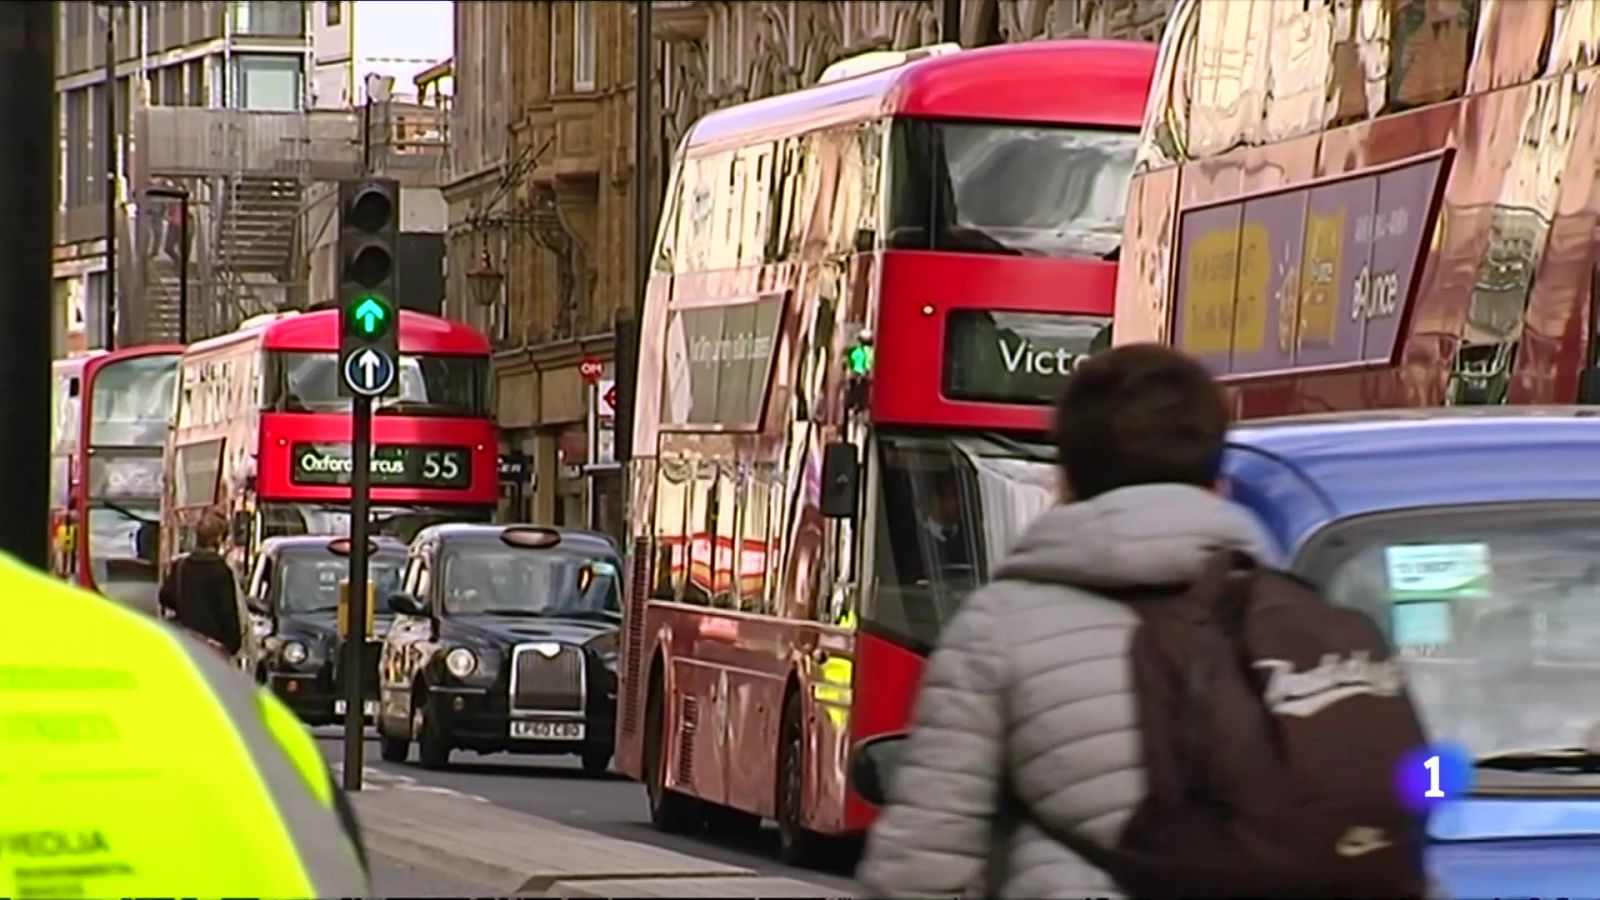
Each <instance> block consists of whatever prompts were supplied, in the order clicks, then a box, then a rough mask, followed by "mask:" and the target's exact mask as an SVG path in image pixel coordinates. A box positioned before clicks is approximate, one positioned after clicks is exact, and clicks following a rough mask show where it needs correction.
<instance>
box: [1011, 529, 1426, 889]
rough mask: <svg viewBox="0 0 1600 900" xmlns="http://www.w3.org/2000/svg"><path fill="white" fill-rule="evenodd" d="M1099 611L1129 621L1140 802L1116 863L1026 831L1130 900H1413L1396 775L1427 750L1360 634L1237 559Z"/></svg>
mask: <svg viewBox="0 0 1600 900" xmlns="http://www.w3.org/2000/svg"><path fill="white" fill-rule="evenodd" d="M1110 599H1113V600H1119V601H1121V602H1125V603H1127V604H1128V605H1129V606H1131V607H1132V608H1133V609H1134V610H1135V611H1136V612H1137V613H1138V614H1139V618H1140V624H1139V627H1138V629H1137V631H1136V632H1135V634H1134V637H1133V641H1132V645H1131V648H1130V654H1131V662H1132V667H1133V677H1134V685H1135V691H1136V693H1137V696H1138V703H1139V718H1140V722H1141V730H1142V732H1143V752H1144V757H1145V768H1146V772H1147V777H1148V779H1149V784H1148V789H1147V792H1146V795H1145V799H1144V800H1143V802H1142V803H1141V804H1140V805H1139V806H1138V807H1137V808H1136V809H1135V811H1134V814H1133V816H1132V818H1131V819H1130V820H1129V821H1128V823H1127V824H1126V825H1125V826H1124V829H1123V832H1122V834H1121V836H1120V839H1119V841H1118V844H1117V845H1116V846H1114V847H1105V846H1103V845H1101V844H1098V843H1096V842H1094V841H1091V840H1089V839H1088V838H1086V837H1084V836H1082V835H1074V834H1070V833H1068V834H1062V833H1059V832H1058V830H1057V829H1055V828H1054V827H1053V826H1051V825H1049V824H1047V823H1044V822H1042V821H1039V820H1038V817H1037V816H1033V815H1032V814H1031V813H1029V817H1030V818H1031V819H1033V820H1034V821H1035V823H1036V824H1037V825H1038V826H1039V827H1041V828H1043V829H1044V830H1045V833H1046V834H1049V835H1051V836H1052V837H1054V838H1055V839H1056V840H1057V841H1059V842H1060V843H1062V844H1064V845H1066V846H1067V847H1068V848H1070V849H1072V850H1073V851H1075V852H1077V853H1078V854H1079V855H1080V856H1082V857H1084V858H1085V859H1087V860H1088V861H1089V862H1091V863H1093V864H1094V865H1096V866H1097V867H1098V868H1100V869H1101V870H1102V871H1104V872H1106V873H1107V874H1108V875H1110V876H1111V877H1112V878H1113V879H1114V880H1115V881H1116V882H1117V883H1118V885H1119V886H1120V887H1122V888H1123V889H1124V890H1125V891H1127V892H1128V893H1129V894H1130V895H1132V896H1135V897H1391V898H1401V897H1412V898H1420V897H1422V896H1424V894H1425V893H1426V888H1427V876H1426V873H1425V870H1424V866H1423V844H1424V835H1425V826H1426V818H1425V815H1424V814H1421V813H1417V812H1413V811H1412V810H1410V809H1408V808H1407V807H1406V805H1405V804H1404V803H1403V802H1402V799H1401V797H1400V796H1399V794H1398V789H1397V787H1396V773H1397V769H1398V767H1399V766H1400V765H1401V761H1402V760H1403V759H1404V758H1405V757H1406V756H1407V755H1408V754H1410V753H1411V752H1412V751H1415V750H1417V749H1418V748H1420V747H1422V746H1424V745H1425V744H1426V743H1427V739H1426V737H1425V734H1424V731H1423V728H1422V724H1421V721H1420V718H1419V716H1418V715H1417V711H1416V709H1415V707H1414V706H1413V705H1412V702H1411V698H1410V696H1409V695H1408V693H1407V692H1406V690H1405V686H1404V681H1403V677H1402V673H1401V669H1400V663H1399V661H1398V660H1395V659H1393V658H1392V653H1391V651H1390V649H1389V647H1388V644H1387V642H1386V641H1385V640H1384V638H1383V635H1382V634H1381V633H1380V632H1379V630H1378V628H1377V626H1376V625H1375V624H1374V623H1373V622H1372V620H1371V619H1369V618H1368V617H1367V616H1366V615H1365V614H1364V613H1361V612H1360V611H1357V610H1353V609H1344V608H1340V607H1338V606H1334V605H1333V604H1331V603H1328V602H1327V601H1326V600H1324V599H1323V597H1322V596H1321V595H1320V594H1319V593H1318V592H1317V590H1316V589H1315V588H1313V587H1312V586H1311V585H1309V584H1307V583H1305V582H1303V581H1300V580H1299V579H1297V578H1294V577H1293V576H1291V575H1288V574H1286V573H1282V572H1277V571H1271V570H1267V569H1265V568H1262V567H1260V566H1258V565H1257V564H1256V562H1255V561H1254V560H1253V559H1251V558H1250V557H1248V556H1246V555H1244V554H1240V553H1235V552H1223V553H1219V554H1217V555H1216V556H1214V557H1213V558H1212V559H1211V560H1210V561H1209V563H1208V565H1207V568H1206V570H1205V572H1204V574H1203V575H1202V576H1201V578H1200V579H1198V580H1197V581H1196V582H1195V583H1194V584H1193V585H1191V586H1189V587H1187V588H1184V589H1178V590H1170V589H1169V590H1165V591H1161V590H1157V591H1147V592H1142V596H1135V595H1134V594H1123V595H1115V596H1112V597H1111V598H1110ZM1013 802H1014V803H1021V801H1020V800H1019V799H1017V798H1015V797H1013ZM1022 809H1023V810H1024V811H1026V810H1027V806H1026V805H1025V804H1023V805H1022Z"/></svg>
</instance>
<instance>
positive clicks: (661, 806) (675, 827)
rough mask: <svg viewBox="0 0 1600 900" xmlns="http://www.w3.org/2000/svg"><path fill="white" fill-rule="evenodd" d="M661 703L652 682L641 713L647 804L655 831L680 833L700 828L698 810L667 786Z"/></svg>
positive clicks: (657, 685) (656, 685) (689, 799)
mask: <svg viewBox="0 0 1600 900" xmlns="http://www.w3.org/2000/svg"><path fill="white" fill-rule="evenodd" d="M661 702H662V701H661V683H660V681H657V680H655V679H652V680H651V683H650V696H649V703H648V704H647V705H646V706H645V714H644V715H645V719H644V787H645V794H646V796H647V797H648V799H649V801H650V823H651V824H652V825H654V826H655V827H656V830H657V831H665V832H667V833H669V834H682V833H684V832H688V831H694V830H695V829H696V828H698V827H699V825H700V810H699V808H698V804H697V803H696V802H695V800H694V798H693V797H689V796H686V795H684V794H680V793H678V792H677V791H674V790H672V789H671V788H669V787H667V776H666V772H665V762H666V755H667V748H666V744H665V742H663V741H662V736H661V730H662V724H661Z"/></svg>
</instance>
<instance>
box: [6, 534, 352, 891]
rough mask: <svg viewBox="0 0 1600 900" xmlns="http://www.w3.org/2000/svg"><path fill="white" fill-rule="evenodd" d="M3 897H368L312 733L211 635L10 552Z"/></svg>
mask: <svg viewBox="0 0 1600 900" xmlns="http://www.w3.org/2000/svg"><path fill="white" fill-rule="evenodd" d="M0 621H4V622H5V623H6V627H7V629H8V634H14V635H29V636H31V638H30V639H28V640H9V641H3V642H0V710H4V711H5V716H4V720H5V725H6V727H4V728H0V774H3V775H4V777H0V835H3V836H4V837H3V839H0V844H3V850H4V852H3V853H0V897H16V898H28V897H40V898H43V897H367V896H371V893H370V885H369V884H368V879H367V871H366V865H367V864H366V856H365V852H364V850H363V849H362V845H361V837H360V833H359V831H358V829H357V826H356V821H355V816H354V815H353V814H352V812H351V810H350V808H349V806H348V804H347V802H346V801H345V798H344V796H343V795H342V794H341V793H340V792H339V789H338V787H337V785H335V784H334V782H333V778H332V774H331V773H330V771H329V769H328V765H327V763H326V762H325V761H324V760H323V758H322V755H321V753H320V752H319V751H318V749H317V745H316V742H315V741H314V740H313V739H312V737H311V735H310V733H309V732H308V731H307V730H306V728H305V726H304V725H302V724H300V721H299V720H298V719H296V718H295V715H294V713H292V712H290V711H289V709H288V708H287V707H285V706H284V705H283V704H282V703H281V702H279V701H278V699H277V698H276V697H273V696H272V695H271V694H270V693H267V692H265V691H263V690H261V689H259V688H257V687H256V686H255V685H254V684H252V683H251V681H250V679H249V678H248V677H247V676H245V675H244V674H243V673H241V672H239V671H238V670H236V669H233V668H231V667H230V666H228V665H227V664H226V663H225V662H224V661H222V660H220V659H218V658H217V656H216V654H215V653H213V652H212V651H211V650H210V649H208V648H207V647H206V646H205V645H204V644H202V643H201V642H200V641H199V640H197V639H195V638H193V637H191V636H190V635H188V634H187V633H185V632H182V631H179V630H177V629H174V628H171V627H169V626H168V625H166V624H165V623H162V622H159V621H157V620H155V619H153V618H151V617H150V616H148V615H145V614H142V613H139V612H136V611H134V610H130V609H128V608H126V607H124V606H121V605H119V604H117V603H116V602H114V601H111V600H107V599H105V598H103V597H99V596H97V595H94V594H91V593H88V592H87V591H83V590H80V589H78V588H75V587H73V586H71V585H69V584H65V583H63V582H60V581H57V580H55V579H53V578H50V577H49V576H47V575H45V574H44V573H42V572H37V571H34V570H32V569H29V568H28V567H26V566H24V565H22V564H21V563H19V562H17V561H15V560H13V559H11V558H9V557H7V556H5V555H4V554H0Z"/></svg>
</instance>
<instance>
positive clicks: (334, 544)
mask: <svg viewBox="0 0 1600 900" xmlns="http://www.w3.org/2000/svg"><path fill="white" fill-rule="evenodd" d="M350 550H351V547H350V539H349V538H347V537H339V538H334V539H333V540H331V541H329V542H328V552H330V553H332V554H333V555H334V556H349V555H350ZM377 552H378V543H377V542H376V541H374V540H371V539H370V538H369V539H368V540H367V555H368V556H371V555H372V554H375V553H377Z"/></svg>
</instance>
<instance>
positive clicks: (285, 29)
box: [231, 0, 306, 37]
mask: <svg viewBox="0 0 1600 900" xmlns="http://www.w3.org/2000/svg"><path fill="white" fill-rule="evenodd" d="M231 13H232V16H233V33H234V34H247V35H253V36H256V37H301V36H302V35H304V34H305V33H306V25H305V7H304V5H303V4H301V3H300V2H299V0H234V3H233V5H232V9H231Z"/></svg>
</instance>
